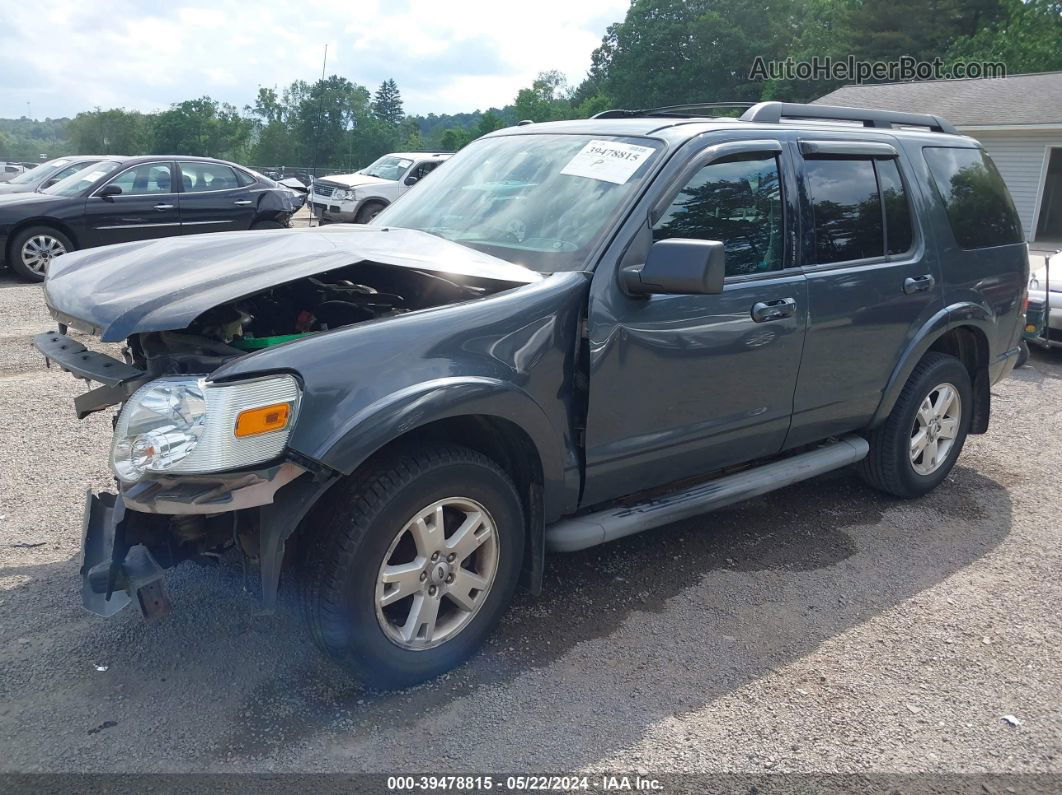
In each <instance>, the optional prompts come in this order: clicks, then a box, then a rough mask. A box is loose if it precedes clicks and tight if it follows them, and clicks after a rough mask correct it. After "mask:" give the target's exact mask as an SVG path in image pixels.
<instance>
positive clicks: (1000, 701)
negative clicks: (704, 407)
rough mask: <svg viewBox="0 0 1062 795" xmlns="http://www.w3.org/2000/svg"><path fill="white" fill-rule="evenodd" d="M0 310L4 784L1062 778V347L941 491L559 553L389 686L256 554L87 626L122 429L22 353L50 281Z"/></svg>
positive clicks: (780, 500) (861, 490)
mask: <svg viewBox="0 0 1062 795" xmlns="http://www.w3.org/2000/svg"><path fill="white" fill-rule="evenodd" d="M0 317H3V318H4V320H5V321H6V322H5V324H4V327H3V329H2V330H0V408H2V409H3V410H2V411H0V445H2V447H0V449H2V452H0V770H4V771H81V770H83V771H114V770H123V771H144V772H146V771H164V772H180V771H190V770H195V771H278V772H279V771H308V770H313V771H375V772H401V771H405V772H413V771H416V772H443V771H452V772H463V773H470V772H474V771H481V772H484V771H493V772H499V771H509V772H512V771H523V772H563V771H574V770H587V771H607V770H616V769H619V770H624V771H635V770H638V769H644V770H646V771H652V772H654V773H660V772H665V771H673V772H677V771H683V772H689V771H730V772H745V771H750V772H757V773H762V772H768V771H769V772H778V771H822V772H830V771H858V772H873V771H890V772H896V771H906V772H918V771H936V772H957V771H966V772H1045V771H1046V772H1054V773H1058V772H1062V665H1060V662H1062V656H1060V652H1059V649H1060V648H1062V611H1060V609H1059V608H1060V605H1062V580H1060V577H1059V572H1060V571H1062V545H1060V543H1059V541H1060V538H1059V535H1060V528H1059V521H1058V518H1059V511H1058V509H1057V507H1056V505H1057V503H1056V500H1057V499H1058V495H1059V494H1060V493H1062V491H1060V488H1059V486H1060V479H1062V436H1060V434H1059V428H1060V427H1062V425H1060V421H1062V355H1058V354H1042V353H1034V354H1033V358H1032V361H1031V364H1030V366H1028V367H1027V368H1025V369H1023V370H1021V371H1018V372H1017V373H1016V374H1015V375H1014V376H1013V377H1011V378H1010V379H1008V380H1007V381H1005V382H1003V383H1000V384H998V385H997V386H996V387H994V390H993V394H994V410H995V414H994V420H993V426H992V430H991V432H990V433H989V434H988V435H986V436H981V437H971V438H970V440H969V442H968V444H967V447H966V451H965V453H964V454H963V456H962V458H961V460H960V465H959V466H958V467H957V468H956V469H955V470H954V472H953V474H952V475H951V476H950V477H949V479H948V480H947V482H946V483H945V484H944V485H943V486H942V487H941V488H940V489H938V490H937V491H936V492H935V493H934V494H932V495H930V496H929V497H927V498H925V499H922V500H919V501H915V502H903V501H898V500H894V499H890V498H886V497H884V496H882V495H879V494H877V493H875V492H873V491H870V490H869V489H867V488H866V487H865V486H863V485H862V484H861V483H860V482H859V481H858V480H857V479H856V478H855V477H853V476H852V475H851V474H850V473H847V472H843V473H837V474H834V475H831V476H828V477H825V478H820V479H818V480H815V481H812V482H808V483H805V484H802V485H799V486H795V487H791V488H789V489H786V490H784V491H781V492H777V493H775V494H773V495H768V496H767V497H763V498H760V499H756V500H753V501H751V502H749V503H747V504H745V505H742V506H739V507H735V508H731V509H727V510H724V511H720V512H718V513H715V514H711V515H708V516H705V517H703V518H699V519H696V520H693V521H689V522H684V523H681V524H677V525H673V526H671V527H668V528H663V529H661V530H658V531H652V532H649V533H646V534H644V535H642V536H637V537H634V538H631V539H626V540H624V541H620V542H616V543H613V544H611V545H607V546H605V547H603V548H598V549H597V550H589V551H587V552H585V553H580V554H576V555H569V556H555V557H553V558H552V559H551V560H550V562H549V565H548V571H547V583H546V594H545V595H544V596H543V597H541V598H538V599H533V598H530V597H527V596H522V597H520V598H518V600H517V603H516V604H515V606H514V607H513V608H512V609H511V610H510V611H509V613H508V615H507V617H506V619H505V621H504V623H503V625H502V627H501V629H500V631H499V632H498V633H497V634H496V636H495V637H494V639H493V641H492V642H491V643H490V645H489V646H488V647H487V648H486V649H485V650H484V651H483V652H482V653H480V654H479V655H477V656H476V657H475V658H474V659H473V660H472V661H471V662H470V663H469V664H467V665H466V666H464V667H463V668H461V669H460V670H458V671H456V672H454V673H452V674H450V675H449V676H447V677H445V678H443V679H441V680H439V681H437V682H434V683H430V684H428V685H424V686H421V687H418V688H415V689H412V690H408V691H405V692H400V693H393V694H376V693H370V692H365V691H363V690H362V689H360V688H359V687H358V686H357V685H356V684H354V683H352V682H351V681H349V680H348V679H346V678H345V677H344V675H343V674H342V672H340V671H339V670H337V669H336V668H334V667H333V666H332V665H331V664H330V663H328V662H326V661H324V660H322V659H321V658H319V657H318V655H317V653H316V652H315V650H314V649H313V648H312V647H311V646H310V644H309V643H308V641H307V639H306V637H305V636H304V634H303V632H302V630H301V628H300V626H299V623H298V620H297V617H296V615H295V612H294V611H293V610H291V609H290V606H287V607H285V609H284V610H282V611H281V613H280V614H279V615H277V616H269V615H263V614H261V613H260V612H259V607H258V604H257V602H256V600H255V597H254V594H253V591H252V592H246V591H244V590H243V581H242V577H241V574H240V569H239V567H238V566H236V565H226V566H222V567H221V568H217V569H207V568H199V567H193V566H189V565H185V566H183V567H181V568H179V569H177V570H174V571H172V572H170V575H169V578H168V586H169V591H170V596H171V599H172V601H173V603H174V608H175V609H174V612H173V614H172V615H171V616H169V617H168V618H166V619H164V620H162V621H159V622H157V623H154V624H147V623H145V622H144V621H143V620H142V619H141V618H140V616H139V615H138V614H137V613H136V612H135V611H134V610H132V609H130V610H126V611H124V612H122V613H120V614H118V615H117V616H115V617H113V618H111V619H107V620H104V619H101V618H97V617H95V616H92V615H90V614H88V613H86V612H83V611H82V609H81V607H80V602H79V597H78V593H77V589H78V587H79V579H78V576H77V569H78V565H79V544H80V522H81V513H82V504H83V494H84V489H85V488H86V487H93V488H106V487H107V485H108V482H109V476H108V473H107V468H106V464H105V461H106V454H107V446H108V440H109V436H110V432H109V418H108V417H107V416H103V415H94V416H92V417H90V418H88V419H87V420H85V421H83V422H78V421H77V420H76V419H75V417H74V414H73V409H72V405H71V399H72V397H73V396H74V395H75V394H76V393H78V392H79V391H80V390H81V388H82V386H83V385H81V384H79V383H78V382H76V381H75V380H74V379H72V378H71V377H70V376H69V375H67V374H65V373H62V372H57V371H55V370H51V371H49V370H46V369H44V367H43V363H42V361H41V360H40V358H39V357H37V356H35V355H34V354H33V353H32V352H30V351H29V348H28V346H29V338H30V336H31V334H32V333H34V332H36V331H39V330H44V329H46V328H47V327H48V326H49V325H50V324H49V322H48V318H47V316H46V314H45V312H44V309H43V303H42V301H41V297H40V288H39V287H37V286H31V285H20V284H18V283H16V282H14V281H13V280H11V279H10V278H9V277H7V276H6V275H0ZM252 584H253V583H252ZM1004 715H1013V716H1016V718H1017V719H1018V720H1019V721H1020V725H1016V726H1015V725H1010V724H1009V723H1007V722H1005V721H1004V718H1003V716H1004Z"/></svg>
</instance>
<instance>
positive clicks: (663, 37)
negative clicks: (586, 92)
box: [589, 0, 795, 108]
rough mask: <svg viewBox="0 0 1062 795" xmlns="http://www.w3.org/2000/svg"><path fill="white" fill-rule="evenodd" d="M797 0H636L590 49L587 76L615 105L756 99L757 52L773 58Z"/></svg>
mask: <svg viewBox="0 0 1062 795" xmlns="http://www.w3.org/2000/svg"><path fill="white" fill-rule="evenodd" d="M793 2H795V0H764V2H761V3H755V4H752V3H748V2H746V0H634V2H632V3H631V6H630V8H629V9H628V11H627V16H626V18H625V19H624V20H623V21H622V22H619V23H616V24H613V25H610V26H609V28H608V30H607V31H606V33H605V37H604V39H603V40H602V42H601V46H600V47H598V48H597V50H595V51H594V54H593V56H592V65H591V69H590V75H589V77H590V80H591V81H592V82H593V83H595V84H596V86H597V88H598V91H600V92H601V93H603V94H605V95H606V96H608V97H611V98H612V99H614V100H615V102H616V104H617V105H618V106H619V107H623V108H645V107H656V106H662V105H675V104H682V103H690V102H711V101H723V100H743V99H748V100H756V99H758V98H759V95H760V91H761V90H762V87H763V86H762V84H759V83H756V82H752V81H750V80H749V79H748V74H749V69H750V67H751V65H752V63H753V62H754V60H755V58H756V57H757V56H761V57H763V58H765V59H767V60H773V59H777V58H779V57H781V56H782V54H783V53H784V52H785V45H786V44H787V43H788V41H789V40H790V38H791V36H792V33H793V30H792V22H793V19H792V16H791V7H792V3H793Z"/></svg>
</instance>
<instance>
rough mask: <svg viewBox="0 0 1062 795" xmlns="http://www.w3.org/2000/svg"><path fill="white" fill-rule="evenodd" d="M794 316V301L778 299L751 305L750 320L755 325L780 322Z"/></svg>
mask: <svg viewBox="0 0 1062 795" xmlns="http://www.w3.org/2000/svg"><path fill="white" fill-rule="evenodd" d="M794 314H796V299H794V298H779V299H777V300H775V301H757V302H756V303H755V304H753V305H752V319H753V320H755V321H756V322H757V323H766V322H767V321H769V320H781V319H783V318H787V317H792V316H793V315H794Z"/></svg>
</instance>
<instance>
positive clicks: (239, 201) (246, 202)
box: [233, 199, 254, 207]
mask: <svg viewBox="0 0 1062 795" xmlns="http://www.w3.org/2000/svg"><path fill="white" fill-rule="evenodd" d="M233 204H235V205H236V206H237V207H246V206H247V205H249V204H254V202H252V201H251V200H250V199H237V200H236V201H234V202H233Z"/></svg>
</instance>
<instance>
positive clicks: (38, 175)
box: [7, 157, 70, 185]
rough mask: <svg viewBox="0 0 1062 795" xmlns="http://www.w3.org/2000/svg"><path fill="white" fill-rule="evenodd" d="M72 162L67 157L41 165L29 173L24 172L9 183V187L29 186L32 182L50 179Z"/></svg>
mask: <svg viewBox="0 0 1062 795" xmlns="http://www.w3.org/2000/svg"><path fill="white" fill-rule="evenodd" d="M69 162H70V160H69V159H68V158H65V157H61V158H59V159H58V160H49V161H48V162H47V163H41V164H40V165H39V166H37V167H36V168H31V169H29V170H28V171H24V172H22V173H21V174H19V175H18V176H17V177H14V178H13V179H9V180H8V181H7V184H8V185H28V184H29V183H31V182H36V181H37V180H43V179H47V178H48V177H50V176H51V175H52V174H54V173H55V172H56V171H58V170H59V169H61V168H62V167H63V166H65V165H66V164H67V163H69Z"/></svg>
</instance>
